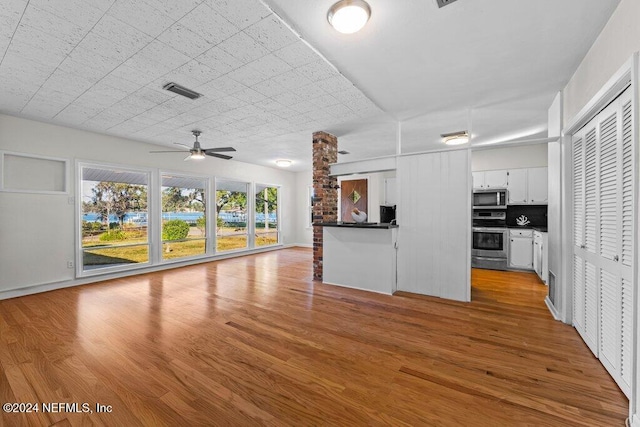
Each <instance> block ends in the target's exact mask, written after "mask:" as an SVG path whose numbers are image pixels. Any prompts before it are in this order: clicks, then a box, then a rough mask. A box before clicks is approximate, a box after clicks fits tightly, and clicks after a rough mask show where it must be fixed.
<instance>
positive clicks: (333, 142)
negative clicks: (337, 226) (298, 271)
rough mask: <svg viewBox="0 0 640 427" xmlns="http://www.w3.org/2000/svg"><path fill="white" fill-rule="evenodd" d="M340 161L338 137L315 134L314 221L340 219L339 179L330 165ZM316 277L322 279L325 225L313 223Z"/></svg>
mask: <svg viewBox="0 0 640 427" xmlns="http://www.w3.org/2000/svg"><path fill="white" fill-rule="evenodd" d="M337 161H338V138H336V137H335V136H333V135H331V134H329V133H326V132H314V133H313V194H314V197H315V200H314V202H313V222H336V221H337V220H338V190H337V189H336V188H335V187H336V186H337V185H338V180H337V178H335V177H331V176H329V172H330V171H329V165H330V164H331V163H336V162H337ZM313 279H314V280H320V281H322V227H319V226H317V225H314V226H313Z"/></svg>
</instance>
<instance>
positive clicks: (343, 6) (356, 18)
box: [327, 0, 371, 34]
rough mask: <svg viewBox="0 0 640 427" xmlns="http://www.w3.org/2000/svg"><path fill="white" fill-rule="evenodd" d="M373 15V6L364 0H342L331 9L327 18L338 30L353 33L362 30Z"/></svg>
mask: <svg viewBox="0 0 640 427" xmlns="http://www.w3.org/2000/svg"><path fill="white" fill-rule="evenodd" d="M370 16H371V8H370V7H369V5H368V4H367V2H366V1H364V0H340V1H339V2H337V3H336V4H334V5H333V6H331V9H329V13H328V14H327V19H328V20H329V24H331V26H332V27H333V28H335V29H336V31H338V32H340V33H343V34H353V33H355V32H357V31H360V30H361V29H362V27H364V25H365V24H366V23H367V21H368V20H369V17H370Z"/></svg>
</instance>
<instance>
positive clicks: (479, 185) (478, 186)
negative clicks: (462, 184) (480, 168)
mask: <svg viewBox="0 0 640 427" xmlns="http://www.w3.org/2000/svg"><path fill="white" fill-rule="evenodd" d="M471 175H473V189H474V190H482V189H484V172H473V173H472V174H471Z"/></svg>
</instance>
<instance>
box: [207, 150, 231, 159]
mask: <svg viewBox="0 0 640 427" xmlns="http://www.w3.org/2000/svg"><path fill="white" fill-rule="evenodd" d="M205 154H206V155H207V156H212V157H217V158H219V159H224V160H229V159H233V157H231V156H227V155H224V154H216V153H211V152H208V151H205Z"/></svg>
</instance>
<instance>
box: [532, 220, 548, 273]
mask: <svg viewBox="0 0 640 427" xmlns="http://www.w3.org/2000/svg"><path fill="white" fill-rule="evenodd" d="M548 241H549V240H548V239H547V233H543V232H540V231H534V232H533V269H534V270H535V271H536V273H537V274H538V277H540V280H542V281H543V282H544V283H547V280H548V277H549V266H548V262H549V261H548V252H547V242H548Z"/></svg>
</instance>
